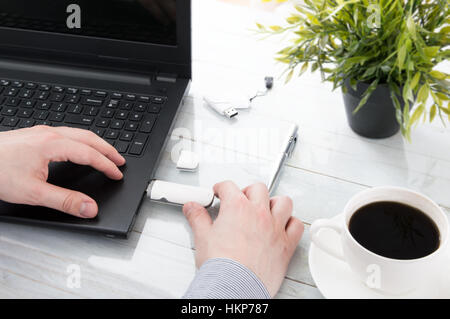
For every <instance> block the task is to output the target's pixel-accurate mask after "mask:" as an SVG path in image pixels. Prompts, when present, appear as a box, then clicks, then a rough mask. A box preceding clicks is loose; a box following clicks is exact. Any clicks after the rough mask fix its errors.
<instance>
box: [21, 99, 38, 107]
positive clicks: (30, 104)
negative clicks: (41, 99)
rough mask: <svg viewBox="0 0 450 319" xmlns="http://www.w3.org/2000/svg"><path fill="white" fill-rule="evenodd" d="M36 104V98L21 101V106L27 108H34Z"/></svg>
mask: <svg viewBox="0 0 450 319" xmlns="http://www.w3.org/2000/svg"><path fill="white" fill-rule="evenodd" d="M35 104H36V101H34V100H22V102H20V106H21V107H26V108H32V107H33V106H34V105H35Z"/></svg>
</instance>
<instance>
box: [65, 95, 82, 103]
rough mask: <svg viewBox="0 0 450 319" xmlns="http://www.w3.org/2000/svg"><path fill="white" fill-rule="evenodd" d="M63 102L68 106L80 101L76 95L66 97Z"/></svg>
mask: <svg viewBox="0 0 450 319" xmlns="http://www.w3.org/2000/svg"><path fill="white" fill-rule="evenodd" d="M65 101H66V102H67V103H70V104H74V103H78V102H79V101H80V97H79V96H78V95H72V94H70V95H66V99H65Z"/></svg>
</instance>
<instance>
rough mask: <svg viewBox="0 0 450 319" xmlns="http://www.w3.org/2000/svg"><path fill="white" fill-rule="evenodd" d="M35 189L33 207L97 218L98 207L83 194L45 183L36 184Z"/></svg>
mask: <svg viewBox="0 0 450 319" xmlns="http://www.w3.org/2000/svg"><path fill="white" fill-rule="evenodd" d="M35 187H36V188H37V189H38V190H37V191H35V194H38V195H37V196H36V199H35V200H34V202H33V204H34V205H38V206H45V207H49V208H53V209H56V210H59V211H62V212H64V213H67V214H70V215H73V216H76V217H81V218H94V217H95V216H97V212H98V206H97V204H96V202H95V201H94V200H93V199H92V198H90V197H89V196H87V195H85V194H83V193H80V192H75V191H72V190H68V189H65V188H62V187H58V186H55V185H51V184H48V183H45V182H38V184H37V185H36V186H35Z"/></svg>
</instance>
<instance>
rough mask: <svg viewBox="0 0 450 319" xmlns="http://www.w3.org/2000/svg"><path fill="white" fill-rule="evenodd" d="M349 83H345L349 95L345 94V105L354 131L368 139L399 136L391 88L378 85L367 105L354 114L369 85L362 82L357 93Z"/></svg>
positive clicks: (347, 81)
mask: <svg viewBox="0 0 450 319" xmlns="http://www.w3.org/2000/svg"><path fill="white" fill-rule="evenodd" d="M349 82H350V81H349V80H346V81H345V86H346V87H347V93H344V103H345V109H346V112H347V119H348V123H349V125H350V127H351V128H352V130H353V131H354V132H355V133H357V134H359V135H361V136H364V137H368V138H387V137H391V136H393V135H395V134H397V133H398V131H399V130H400V125H399V124H398V122H397V118H396V116H395V113H396V110H395V107H394V104H393V102H392V100H391V94H390V90H389V87H388V86H387V85H385V84H380V85H378V87H377V88H376V89H375V91H374V92H373V93H372V95H371V96H370V98H369V100H368V101H367V103H366V104H365V105H364V106H363V107H362V108H360V109H359V111H358V112H356V113H355V114H353V111H354V110H355V109H356V108H357V106H358V105H359V102H360V101H361V97H362V95H363V94H364V92H365V91H366V90H367V88H368V87H369V84H367V83H362V82H360V83H358V87H357V90H356V91H355V90H353V89H352V87H351V86H350V83H349Z"/></svg>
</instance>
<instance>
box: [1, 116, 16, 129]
mask: <svg viewBox="0 0 450 319" xmlns="http://www.w3.org/2000/svg"><path fill="white" fill-rule="evenodd" d="M17 123H19V119H18V118H17V117H9V118H6V119H5V120H4V121H3V125H4V126H8V127H15V126H16V125H17Z"/></svg>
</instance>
